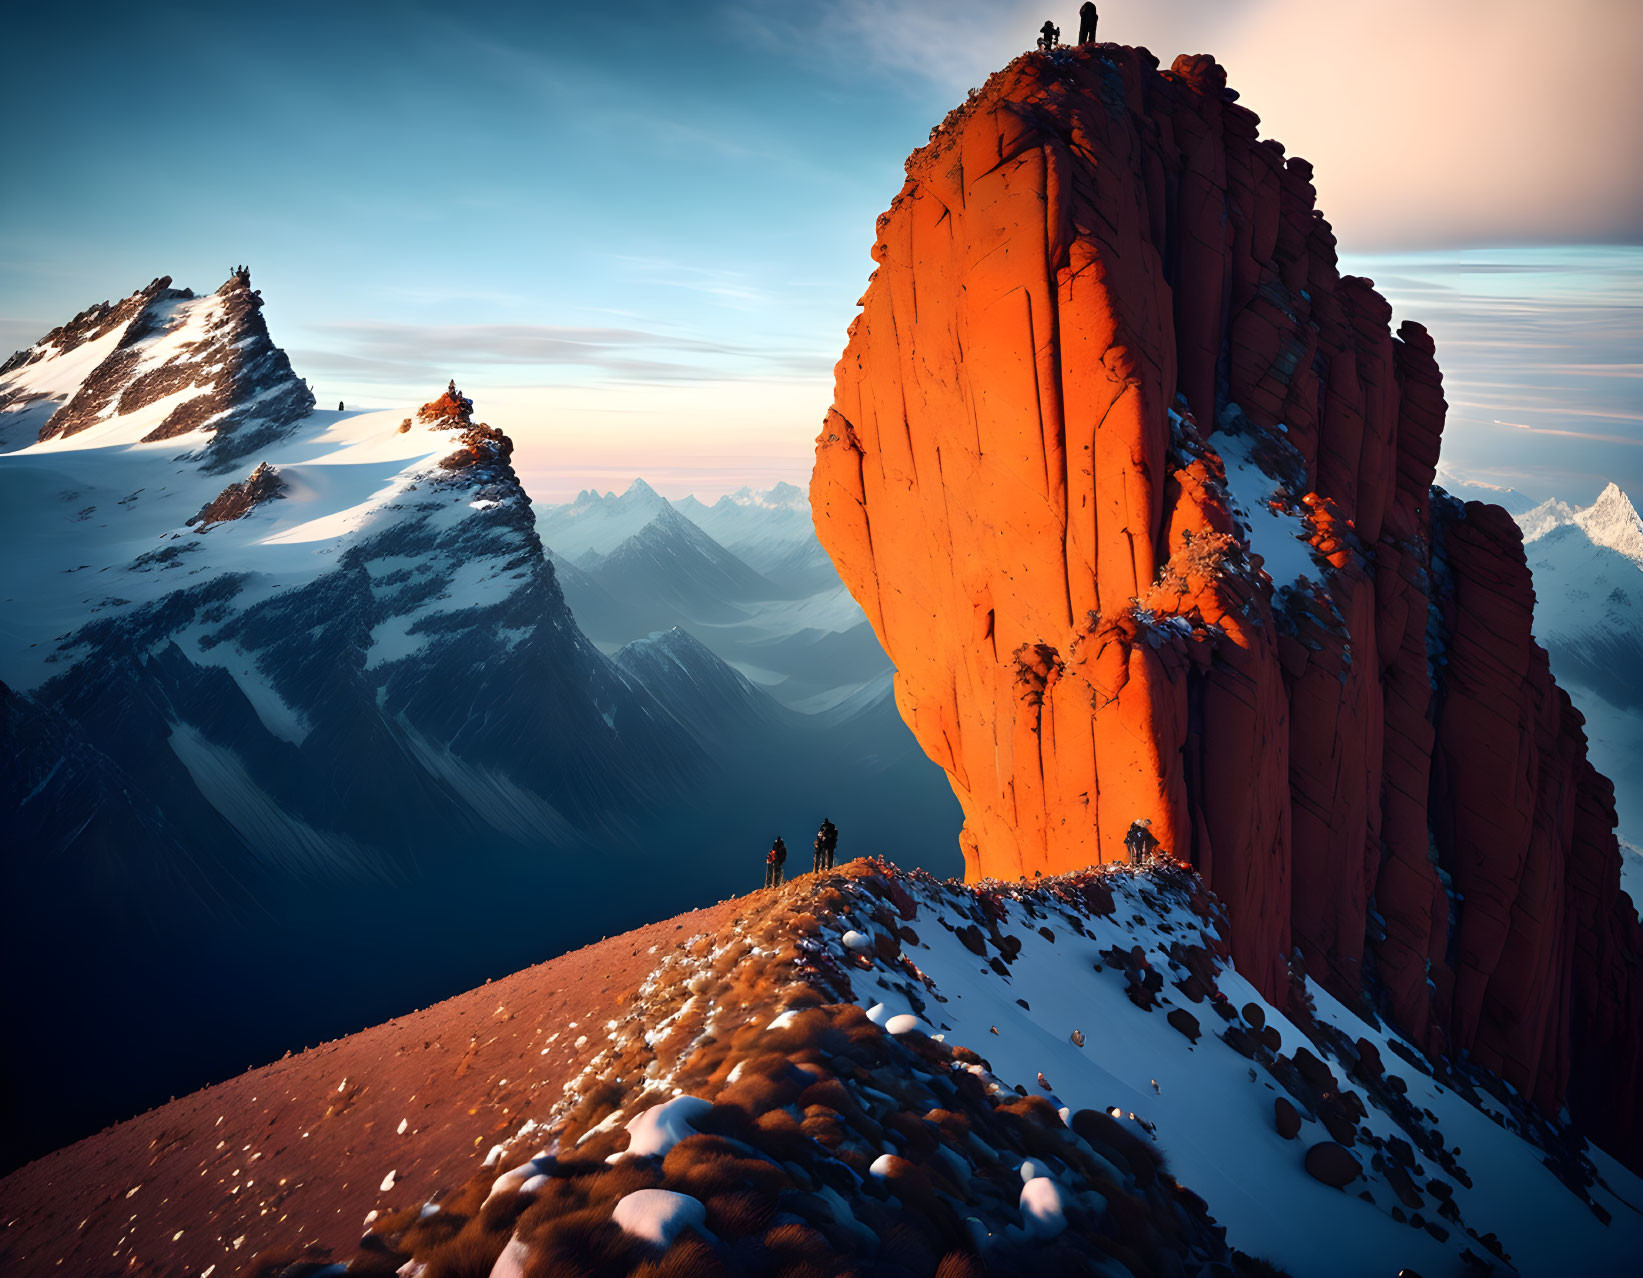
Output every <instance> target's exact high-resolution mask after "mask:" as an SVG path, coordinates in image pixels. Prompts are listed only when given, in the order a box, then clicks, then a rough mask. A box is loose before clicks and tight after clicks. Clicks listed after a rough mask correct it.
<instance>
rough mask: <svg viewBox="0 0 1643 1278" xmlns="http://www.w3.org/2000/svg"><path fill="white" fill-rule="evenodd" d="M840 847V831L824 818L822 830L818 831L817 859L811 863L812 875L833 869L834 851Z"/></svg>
mask: <svg viewBox="0 0 1643 1278" xmlns="http://www.w3.org/2000/svg"><path fill="white" fill-rule="evenodd" d="M838 846H839V829H838V827H837V826H836V825H834V824H833V823H832V822H831V821H829V820H828V819H827V818H826V817H823V818H822V823H821V829H819V830H817V831H816V842H815V857H814V859H813V860H812V862H811V865H810V869H811V872H812V873H819V872H821V871H822V870H831V869H832V868H833V849H834V848H836V847H838Z"/></svg>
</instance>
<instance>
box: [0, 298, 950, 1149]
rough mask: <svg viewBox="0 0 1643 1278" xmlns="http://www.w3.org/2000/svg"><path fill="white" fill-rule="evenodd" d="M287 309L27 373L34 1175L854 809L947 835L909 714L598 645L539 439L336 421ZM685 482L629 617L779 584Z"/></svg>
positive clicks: (939, 849) (688, 648)
mask: <svg viewBox="0 0 1643 1278" xmlns="http://www.w3.org/2000/svg"><path fill="white" fill-rule="evenodd" d="M259 306H260V299H258V298H257V297H256V295H255V294H254V293H253V292H252V291H251V290H250V287H249V281H248V279H246V278H244V277H243V276H240V275H236V276H235V277H234V278H233V279H231V280H230V281H229V282H228V284H226V285H225V286H224V287H223V289H222V290H219V291H218V292H217V293H216V294H212V295H209V296H207V297H203V298H195V297H193V296H192V295H190V294H188V293H186V292H182V291H179V290H172V289H170V288H169V287H168V285H167V283H166V282H164V281H160V282H157V283H156V284H155V285H154V286H151V287H150V288H149V289H146V290H142V291H141V292H139V293H137V294H134V295H133V296H132V297H131V298H128V299H126V300H125V301H124V302H122V303H119V304H118V305H114V306H104V307H100V308H93V310H92V311H89V312H87V313H86V314H85V315H83V316H82V317H80V318H79V319H77V320H76V321H75V322H74V323H73V324H71V325H68V326H65V327H64V328H63V329H59V330H55V331H54V332H53V333H52V334H50V335H48V336H47V337H46V338H45V339H43V340H42V341H41V342H40V343H39V344H37V345H36V346H35V347H33V348H31V349H30V350H28V351H25V352H22V353H20V354H19V355H18V356H16V357H14V358H13V359H12V360H11V361H9V362H8V364H7V366H6V372H5V373H4V375H3V376H0V437H3V438H4V439H6V440H7V441H8V442H9V445H10V447H11V448H12V450H13V451H10V452H7V453H4V454H0V511H3V514H0V520H3V523H4V531H5V533H6V537H7V544H8V546H9V547H10V550H9V552H8V558H7V561H6V567H5V577H4V580H3V583H0V599H3V600H4V607H5V612H6V621H7V624H6V627H5V628H4V630H3V631H0V696H3V698H4V704H3V707H0V709H3V715H0V723H3V724H4V731H5V735H4V737H3V738H0V752H3V753H4V755H5V757H6V759H7V768H6V772H5V779H4V782H3V785H0V842H3V843H4V845H5V856H4V859H3V862H0V871H3V874H4V884H5V886H6V888H7V892H6V894H5V905H4V907H3V908H4V926H3V927H0V932H3V933H4V939H3V941H0V946H3V954H4V958H5V959H6V961H7V963H8V965H9V966H10V967H12V968H20V967H21V966H22V965H29V966H31V967H33V966H35V965H36V959H37V956H38V955H40V954H43V953H57V952H59V951H61V949H62V946H61V938H62V937H63V936H65V935H75V936H77V937H81V939H80V940H79V941H77V943H76V944H75V945H74V946H73V947H71V948H70V950H69V952H68V953H66V954H61V955H60V957H59V958H58V959H56V960H54V962H53V963H52V964H51V965H50V966H49V967H48V968H46V969H45V970H44V971H43V972H42V974H41V977H40V979H39V980H37V981H30V982H27V983H23V985H22V986H21V987H19V988H17V989H16V990H14V991H13V993H12V994H11V995H10V996H9V999H10V1001H9V1005H8V1010H9V1012H10V1014H11V1015H12V1016H13V1017H14V1018H15V1021H16V1023H17V1024H18V1026H19V1027H20V1032H21V1033H22V1034H24V1036H25V1037H28V1038H30V1039H31V1040H35V1041H38V1042H39V1043H40V1044H41V1046H40V1047H39V1049H38V1050H36V1051H32V1052H29V1053H16V1054H9V1055H8V1057H7V1060H6V1062H5V1066H4V1068H5V1071H6V1075H7V1078H6V1082H7V1084H8V1086H7V1088H6V1094H7V1096H8V1101H7V1106H8V1108H7V1113H6V1124H5V1126H6V1141H7V1144H6V1148H5V1151H4V1154H3V1157H4V1158H5V1159H7V1160H11V1159H15V1158H17V1157H19V1156H21V1155H22V1154H24V1153H27V1152H37V1151H39V1150H40V1149H42V1148H45V1147H48V1146H49V1144H51V1143H54V1142H57V1141H60V1140H62V1139H66V1138H67V1137H69V1136H71V1135H73V1134H76V1133H78V1132H80V1131H83V1130H85V1129H86V1128H87V1127H89V1126H94V1125H98V1124H100V1123H102V1122H106V1121H108V1120H109V1119H112V1118H115V1117H119V1116H121V1115H123V1114H126V1113H129V1112H131V1111H132V1110H133V1109H136V1108H139V1107H141V1106H142V1105H145V1104H148V1103H151V1102H152V1101H154V1100H155V1099H160V1098H163V1097H164V1096H166V1095H168V1094H175V1093H176V1092H178V1091H181V1090H185V1089H187V1088H188V1087H191V1086H195V1085H198V1084H199V1083H201V1082H204V1081H207V1080H208V1079H210V1078H212V1077H220V1076H222V1075H223V1074H225V1073H228V1072H230V1071H231V1070H234V1069H239V1068H243V1067H244V1066H245V1065H246V1064H247V1063H248V1062H249V1061H252V1060H256V1059H258V1058H266V1057H270V1056H277V1055H279V1053H280V1052H282V1051H284V1050H286V1049H288V1048H291V1047H293V1046H301V1045H302V1044H303V1043H305V1042H311V1041H314V1039H316V1038H319V1037H323V1036H328V1035H331V1034H335V1033H338V1032H341V1031H344V1030H347V1029H352V1028H356V1027H358V1026H359V1025H360V1024H362V1023H366V1022H367V1021H369V1020H371V1019H375V1018H380V1017H383V1016H386V1015H391V1014H393V1013H394V1012H396V1011H398V1010H400V1009H402V1008H403V1007H405V1006H408V1005H410V1004H412V1003H414V1002H425V1001H427V1000H428V999H430V998H432V997H436V996H438V995H441V994H445V993H449V992H451V991H452V990H455V989H459V988H462V987H463V986H464V985H467V984H471V983H473V981H475V980H477V979H480V978H482V977H483V976H485V975H487V974H490V973H492V972H494V971H496V970H499V969H503V970H505V969H507V968H511V967H515V966H518V965H519V964H520V963H523V962H527V961H531V960H533V959H537V958H540V957H542V956H543V955H545V954H551V953H555V952H558V951H561V950H563V949H565V948H567V947H569V946H572V945H575V944H579V943H582V942H585V941H587V940H589V939H594V938H597V937H598V936H600V935H601V934H605V933H609V932H611V931H613V930H615V929H617V928H619V927H621V926H625V925H631V924H634V923H638V922H640V921H643V920H644V919H646V918H652V917H655V916H657V915H658V914H661V913H668V912H672V911H675V910H677V909H679V908H682V907H684V906H688V905H690V904H693V903H695V902H698V901H703V900H712V899H716V898H717V897H719V896H722V895H724V894H725V893H726V892H727V891H730V890H734V889H735V888H737V887H739V886H742V885H745V884H748V883H750V882H756V881H757V875H758V874H759V872H760V866H759V857H760V856H761V853H762V849H763V848H764V847H767V846H768V845H769V841H770V839H771V837H772V834H773V833H775V832H776V831H784V832H785V833H786V834H787V835H788V837H789V839H790V840H792V841H793V842H794V844H795V846H796V847H800V848H802V847H803V845H804V843H805V842H806V841H807V840H808V837H809V833H808V832H809V831H810V830H811V829H813V828H814V823H816V822H817V821H819V820H820V817H821V816H822V815H823V814H824V812H826V811H831V813H832V815H833V817H834V819H835V820H836V821H838V822H839V823H840V825H841V826H843V827H844V828H845V830H846V832H847V833H846V837H847V839H848V838H850V837H852V836H853V837H855V838H857V839H861V838H864V837H867V838H874V839H879V838H885V839H890V838H893V839H896V840H897V841H906V843H907V844H908V846H910V847H915V848H918V849H920V851H919V852H918V853H916V854H915V855H918V856H921V857H923V858H924V859H926V860H927V861H928V862H929V863H932V864H940V863H941V861H942V858H943V857H944V856H945V855H947V849H948V848H950V847H951V840H952V836H953V833H954V831H955V829H956V824H957V823H956V818H955V816H954V813H953V807H952V801H951V799H950V797H949V796H948V794H947V793H946V792H945V787H943V786H941V785H940V784H939V778H938V777H937V776H935V775H933V774H932V772H931V770H930V769H929V766H928V764H927V762H926V761H925V760H924V759H923V757H922V756H921V755H920V753H919V752H918V750H917V748H916V746H915V745H914V743H913V742H912V740H911V738H910V736H908V734H907V733H906V732H905V729H904V728H902V727H901V726H900V725H899V723H896V722H895V720H894V718H893V712H892V711H891V709H890V707H889V703H888V698H887V697H881V698H880V701H879V703H878V704H877V705H876V706H866V707H863V708H862V709H861V711H860V713H856V714H854V715H851V716H848V722H845V721H836V717H835V718H834V719H828V720H811V719H807V718H805V717H803V716H799V715H794V714H791V713H789V712H785V711H783V710H782V709H781V708H780V707H779V706H777V705H776V704H775V703H774V702H772V701H770V699H769V698H768V697H766V696H765V695H764V694H763V693H762V692H760V691H759V690H757V689H755V688H753V687H751V686H749V685H747V684H746V682H745V680H742V679H741V677H740V676H738V675H736V674H735V673H734V672H733V671H731V670H729V669H728V668H726V667H725V666H724V665H723V664H722V663H721V662H720V661H719V660H718V659H717V658H715V657H714V656H713V655H712V654H711V653H710V652H708V651H707V650H706V649H705V648H702V647H700V646H699V645H692V644H689V643H687V642H675V641H673V640H670V639H668V638H667V637H666V636H662V637H660V638H658V639H657V640H654V641H652V640H648V639H646V640H645V641H644V642H641V643H639V644H636V645H634V647H633V649H632V650H631V651H629V652H627V653H625V654H624V656H623V659H621V660H612V659H611V658H610V657H608V656H606V655H604V654H602V653H601V652H600V651H599V649H598V648H596V647H595V646H594V644H593V643H592V642H590V641H589V640H588V639H587V638H586V637H585V636H584V634H583V631H582V630H581V628H580V627H579V626H578V624H577V619H576V618H575V617H574V616H573V614H572V612H571V609H570V608H569V607H568V606H567V604H566V601H565V598H564V594H563V592H562V590H561V586H560V582H559V580H558V578H557V575H556V573H555V571H554V568H553V565H552V564H551V562H550V561H549V559H548V557H547V554H546V552H545V550H544V547H543V545H542V542H541V539H540V537H539V535H538V532H537V528H536V522H535V517H534V515H533V512H532V507H531V503H530V501H529V498H528V496H527V495H526V493H525V492H524V490H523V489H522V488H521V486H520V484H519V482H518V480H517V478H516V476H515V474H514V471H513V469H512V466H511V460H510V459H511V451H512V445H511V442H510V441H509V440H508V439H507V437H506V436H504V435H503V434H502V433H501V432H499V431H496V430H494V429H493V428H491V427H489V426H486V425H485V424H484V423H483V422H482V421H479V420H477V419H476V417H475V414H474V408H473V404H472V402H471V401H470V400H468V399H467V398H466V397H465V396H463V395H462V394H461V393H460V392H458V391H457V390H456V388H455V387H454V385H453V386H452V387H451V388H450V389H449V390H448V391H447V392H446V393H445V394H444V395H442V396H440V397H439V398H438V399H436V400H434V401H432V402H431V403H429V404H426V405H424V406H423V407H422V409H420V410H412V411H410V412H409V413H407V412H404V411H389V412H377V413H366V414H349V413H340V412H338V413H331V412H313V411H311V409H312V403H311V398H304V397H306V396H307V388H306V387H305V386H304V384H303V383H302V382H300V381H299V380H297V379H295V378H294V376H292V375H291V372H290V368H289V365H288V364H287V363H286V362H285V358H284V356H283V355H282V354H280V353H279V352H278V351H277V349H276V348H273V347H272V346H271V344H269V343H268V342H267V333H266V330H265V328H264V327H263V325H262V321H261V318H260V314H259V311H258V307H259ZM264 347H266V349H264ZM236 360H242V361H243V363H242V364H236V363H235V361H236ZM225 369H226V370H227V371H226V372H225V371H224V370H225ZM153 370H163V372H164V376H163V377H160V376H150V373H151V372H152V371H153ZM293 405H296V406H297V409H300V411H296V409H293V407H292V406H293ZM207 408H209V411H205V410H206V409H207ZM162 428H163V429H162ZM230 462H231V463H232V464H229V463H230ZM656 500H657V508H656V510H655V511H654V512H652V514H653V515H654V517H655V518H657V519H660V520H662V521H664V523H665V524H666V525H668V526H669V529H670V532H671V533H672V534H673V535H672V537H671V539H670V540H668V541H666V542H664V543H663V548H664V549H667V548H671V547H682V548H683V551H684V552H685V553H687V554H688V555H692V556H694V557H695V558H694V559H693V560H691V561H689V562H686V561H685V560H682V559H671V560H670V559H667V558H665V557H664V556H662V555H657V556H655V557H652V558H648V559H647V558H646V556H645V554H644V551H645V550H646V549H647V548H648V547H649V546H650V544H651V543H649V542H646V541H645V540H644V539H643V538H640V539H638V540H636V541H634V543H633V545H632V546H631V547H629V549H628V550H627V551H625V552H623V553H621V554H618V555H613V556H610V558H611V559H612V560H613V561H615V563H616V565H617V566H618V567H620V568H621V569H622V572H621V573H618V572H614V571H613V572H612V574H611V576H610V580H611V581H612V582H613V584H614V585H616V586H617V588H619V589H622V590H623V591H624V592H625V598H624V603H623V605H620V606H627V602H626V601H634V606H638V605H640V604H646V603H648V602H649V601H651V600H653V599H654V598H655V597H656V594H657V590H658V589H659V588H660V587H661V586H662V585H664V584H666V583H667V582H668V581H669V580H670V579H681V580H682V579H685V576H686V570H687V569H689V570H690V571H692V572H694V571H696V570H697V569H700V573H699V576H700V578H701V579H703V580H705V581H707V582H708V583H709V584H710V586H711V589H712V591H713V592H714V594H715V596H716V597H724V598H727V599H732V600H734V599H739V598H742V597H745V596H747V595H750V594H751V595H760V594H763V593H767V592H768V589H769V587H768V583H764V582H763V579H762V578H761V577H760V576H759V574H758V573H756V572H755V571H754V570H752V569H751V568H748V567H747V566H746V565H745V564H742V563H741V562H740V561H739V560H737V559H736V558H735V556H733V555H730V554H729V552H727V551H725V550H723V548H721V547H718V546H717V545H716V544H715V543H713V542H712V540H711V539H710V538H708V537H707V536H706V534H705V533H702V532H701V531H700V530H699V529H695V528H694V527H693V526H691V525H689V524H688V523H687V521H685V520H684V519H683V518H682V517H681V516H679V515H678V514H677V513H676V512H674V511H673V510H672V509H671V508H670V507H668V506H667V504H666V503H662V502H660V499H656ZM647 522H648V520H647ZM640 531H643V525H641V529H640ZM630 540H631V539H630ZM624 574H625V575H624ZM647 633H648V632H641V637H642V636H643V635H644V634H647ZM647 647H649V648H650V649H651V650H653V651H654V652H656V653H658V654H660V653H662V652H664V651H665V653H666V658H665V660H651V661H647V660H646V659H645V658H644V655H643V654H644V652H645V650H646V649H647ZM880 660H881V661H882V657H880ZM650 683H654V685H655V690H654V691H653V690H652V688H651V687H650V686H648V685H649V684H650ZM887 732H888V733H889V734H890V735H889V736H888V737H885V736H884V735H883V734H885V733H887ZM886 740H888V741H889V742H890V744H889V746H888V747H886V745H885V741H886ZM915 773H917V774H919V775H921V776H922V777H923V778H924V788H923V793H922V797H921V798H916V799H915V800H914V801H913V802H911V803H908V802H906V792H907V782H908V781H909V780H910V779H911V778H912V777H913V775H914V774H915ZM496 898H500V899H501V900H502V901H503V902H504V904H503V905H502V906H501V908H502V910H503V913H504V915H505V916H506V921H505V922H503V924H502V925H501V926H499V925H498V923H499V921H498V919H497V918H496V917H495V907H494V906H490V907H487V906H485V905H483V904H482V903H483V902H486V901H489V900H494V899H496ZM409 918H420V919H422V920H423V921H424V923H425V924H426V926H427V931H428V936H427V937H426V938H425V940H424V941H423V942H421V943H419V944H418V945H417V946H415V947H413V948H412V949H410V950H407V949H406V948H405V947H404V946H403V945H402V944H401V939H402V936H403V928H404V926H405V921H406V920H407V919H409ZM68 1006H73V1007H74V1008H75V1009H76V1010H75V1013H74V1015H73V1016H71V1017H68V1016H65V1014H64V1010H63V1009H64V1008H65V1007H68ZM110 1035H114V1036H116V1037H119V1038H121V1039H122V1040H124V1041H127V1042H128V1043H129V1044H131V1046H130V1047H129V1048H128V1049H127V1052H126V1058H125V1060H124V1061H123V1063H122V1067H121V1068H120V1069H118V1070H109V1069H107V1068H106V1067H105V1066H104V1065H103V1063H102V1062H101V1061H100V1060H99V1059H98V1053H97V1050H96V1045H97V1044H98V1043H100V1042H102V1041H104V1040H106V1039H107V1037H108V1036H110ZM24 1096H27V1097H28V1098H29V1103H28V1105H26V1106H23V1105H22V1104H21V1102H20V1099H19V1098H22V1097H24Z"/></svg>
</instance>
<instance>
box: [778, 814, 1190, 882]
mask: <svg viewBox="0 0 1643 1278" xmlns="http://www.w3.org/2000/svg"><path fill="white" fill-rule="evenodd" d="M838 846H839V827H838V826H836V825H834V824H833V823H832V822H831V821H829V820H828V819H827V818H826V817H823V818H822V823H821V828H820V829H818V830H817V831H816V839H815V842H814V844H813V845H812V854H811V861H810V872H811V873H812V874H820V873H821V872H822V871H823V870H831V869H832V868H833V854H834V853H835V852H836V851H837V850H838ZM1159 847H1160V844H1159V842H1158V836H1157V835H1155V834H1153V832H1152V822H1151V821H1150V820H1148V819H1147V818H1146V817H1142V818H1141V819H1140V820H1137V821H1132V822H1130V828H1129V833H1127V834H1126V835H1124V850H1125V851H1126V852H1127V853H1129V858H1130V864H1131V865H1144V864H1145V863H1146V862H1147V861H1149V860H1151V859H1152V857H1153V855H1154V854H1155V853H1156V852H1157V851H1158V849H1159ZM786 867H787V844H786V843H785V842H784V841H783V840H782V836H781V835H779V834H778V835H777V836H776V837H775V838H774V839H772V840H771V843H770V851H768V852H766V853H765V854H764V885H765V886H766V887H767V888H773V887H780V886H781V885H782V882H783V881H784V880H785V878H786V875H787V868H786Z"/></svg>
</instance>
